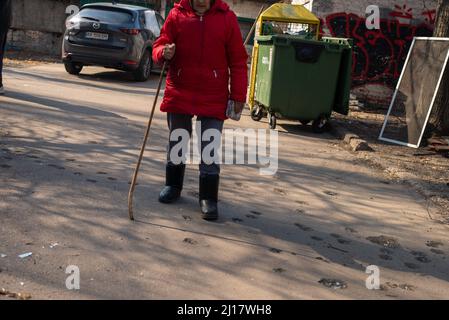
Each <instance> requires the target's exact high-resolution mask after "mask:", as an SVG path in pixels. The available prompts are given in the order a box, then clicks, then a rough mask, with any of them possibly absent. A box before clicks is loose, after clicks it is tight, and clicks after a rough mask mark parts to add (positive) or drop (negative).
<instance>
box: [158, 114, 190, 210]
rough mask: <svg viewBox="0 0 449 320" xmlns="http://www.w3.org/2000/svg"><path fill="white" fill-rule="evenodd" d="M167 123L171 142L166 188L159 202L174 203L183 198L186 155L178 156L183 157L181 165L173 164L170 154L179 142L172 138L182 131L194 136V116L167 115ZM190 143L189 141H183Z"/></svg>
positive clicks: (168, 146)
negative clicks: (175, 132)
mask: <svg viewBox="0 0 449 320" xmlns="http://www.w3.org/2000/svg"><path fill="white" fill-rule="evenodd" d="M167 123H168V128H169V142H168V145H167V164H166V166H165V187H164V188H163V189H162V191H161V193H160V194H159V202H161V203H173V202H175V201H176V200H178V199H179V198H180V197H181V191H182V188H183V184H184V173H185V168H186V156H187V155H186V154H178V156H180V157H181V159H182V161H181V163H176V164H175V163H173V162H172V159H171V156H170V153H171V151H172V148H173V147H174V146H175V145H177V144H178V143H179V142H180V141H181V139H182V137H179V138H178V141H170V137H171V135H172V133H173V131H174V130H176V129H182V130H186V131H187V132H188V135H189V137H190V136H191V135H192V116H191V115H187V114H176V113H167ZM183 143H189V141H183Z"/></svg>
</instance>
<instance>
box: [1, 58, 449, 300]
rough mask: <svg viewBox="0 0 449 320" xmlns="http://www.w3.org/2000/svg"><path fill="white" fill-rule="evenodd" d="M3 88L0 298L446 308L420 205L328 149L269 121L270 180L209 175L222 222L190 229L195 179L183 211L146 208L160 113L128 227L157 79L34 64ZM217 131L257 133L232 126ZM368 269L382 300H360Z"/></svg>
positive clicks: (407, 192) (404, 189)
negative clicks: (274, 159) (274, 148)
mask: <svg viewBox="0 0 449 320" xmlns="http://www.w3.org/2000/svg"><path fill="white" fill-rule="evenodd" d="M4 77H5V87H6V88H7V91H8V92H7V95H6V96H5V97H0V128H1V131H0V254H2V255H1V256H0V289H1V288H5V290H7V291H9V292H16V293H18V292H26V293H29V294H31V296H32V298H33V299H39V298H43V299H78V298H79V299H168V298H180V299H337V298H339V299H340V298H341V299H395V298H404V299H415V298H424V299H430V298H437V299H441V298H448V297H449V282H448V280H449V272H448V269H449V268H448V261H447V257H448V254H449V232H448V226H447V225H443V224H441V223H438V222H437V221H435V220H433V219H432V218H431V217H432V214H433V211H432V210H433V208H432V207H429V204H428V203H427V202H426V201H425V199H424V198H422V197H421V196H420V195H419V194H418V193H416V192H415V191H414V190H412V189H411V188H410V187H408V186H407V185H403V184H400V183H397V182H394V181H390V180H388V179H387V178H386V177H384V176H383V175H382V173H381V172H380V171H377V170H376V169H373V168H372V167H370V166H367V165H365V163H364V162H363V161H361V160H359V159H357V158H355V157H353V155H352V154H351V153H349V152H347V151H345V150H344V149H342V148H341V147H340V146H339V142H338V141H337V140H335V138H334V137H332V136H331V135H321V136H318V135H315V134H312V133H311V130H310V129H304V128H301V127H300V126H299V125H297V124H294V123H290V122H285V121H279V169H278V171H277V174H276V175H274V176H261V175H259V167H258V166H255V165H239V166H226V165H225V166H223V168H222V177H223V178H222V183H221V193H220V196H221V201H220V203H219V205H220V210H221V218H220V220H219V221H218V222H216V223H210V222H205V221H202V220H201V219H200V217H199V214H198V204H197V190H198V186H197V184H198V177H197V175H198V171H197V167H196V166H194V165H192V166H189V168H188V170H187V174H186V175H187V176H186V180H185V189H184V191H183V198H182V200H181V201H180V202H179V203H177V204H174V205H169V206H165V205H161V204H159V203H158V202H157V195H158V193H159V190H160V188H161V186H162V184H163V183H164V176H163V173H164V160H165V143H166V140H167V130H166V120H165V116H164V114H162V113H160V112H159V111H158V112H157V113H156V115H155V121H154V124H153V130H152V132H151V137H150V144H149V146H148V149H147V152H146V156H145V161H144V163H143V167H142V171H141V175H140V178H139V186H138V187H137V191H136V197H135V215H136V217H137V221H136V222H134V223H132V222H130V221H128V219H127V202H126V201H127V192H128V188H129V180H130V178H131V175H132V172H133V168H134V165H135V161H136V159H137V155H138V151H139V147H140V143H141V139H142V136H143V132H144V127H145V123H146V120H147V115H148V111H149V106H150V105H151V103H152V99H153V98H154V92H155V88H156V82H157V76H153V77H152V78H151V80H150V81H148V82H147V83H135V82H132V81H131V78H129V77H128V76H127V75H126V74H124V73H120V72H115V71H105V69H100V68H87V69H85V71H83V74H82V75H81V76H79V77H74V76H69V75H67V74H66V73H65V71H64V68H63V66H62V65H60V64H42V65H32V66H28V67H24V68H12V67H9V68H6V71H5V76H4ZM226 127H227V128H237V127H239V128H243V129H244V128H264V129H265V128H267V123H266V119H265V120H262V122H260V123H256V122H254V121H252V120H251V119H250V117H249V116H248V115H247V114H246V115H245V116H243V119H242V121H241V122H239V123H236V122H227V123H226ZM27 252H32V255H31V256H29V257H27V258H23V259H21V258H19V257H18V255H19V254H23V253H27ZM70 265H75V266H77V267H79V270H80V276H81V282H80V290H72V291H71V290H68V289H67V288H66V278H67V277H68V274H66V273H65V271H66V268H67V266H70ZM370 265H375V266H378V268H379V270H380V283H381V284H382V287H381V288H382V289H381V290H368V289H367V288H366V285H365V281H366V279H367V277H368V276H369V274H367V273H365V271H366V268H367V267H368V266H370ZM322 279H334V280H339V281H344V282H345V283H346V285H347V287H346V288H342V289H333V288H328V287H326V286H325V285H324V284H328V282H326V281H321V283H320V282H319V281H320V280H322ZM330 285H332V283H330ZM1 298H2V296H1V295H0V299H1Z"/></svg>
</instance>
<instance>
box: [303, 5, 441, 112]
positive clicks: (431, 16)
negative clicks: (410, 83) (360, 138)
mask: <svg viewBox="0 0 449 320" xmlns="http://www.w3.org/2000/svg"><path fill="white" fill-rule="evenodd" d="M296 1H297V2H299V3H303V2H304V1H301V0H296ZM369 5H377V6H379V8H380V13H381V28H380V30H367V28H366V23H365V22H366V18H365V17H366V13H365V12H366V8H367V6H369ZM436 8H437V0H395V1H389V0H359V1H351V2H350V4H349V1H347V0H313V3H312V11H313V12H314V13H315V14H316V15H317V16H318V17H319V18H320V19H321V21H322V26H323V27H322V33H323V34H324V35H328V36H335V37H345V38H353V39H354V43H355V50H354V64H353V93H355V94H356V95H357V96H358V97H359V99H361V100H364V101H365V102H366V103H367V104H368V105H370V104H372V105H376V106H387V105H389V103H390V100H391V97H392V94H393V90H394V88H395V86H396V83H397V81H398V79H399V76H400V73H401V70H402V67H403V65H404V62H405V59H406V56H407V53H408V51H409V48H410V45H411V41H412V39H413V37H414V36H431V35H432V33H433V28H434V23H435V16H436Z"/></svg>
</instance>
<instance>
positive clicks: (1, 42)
mask: <svg viewBox="0 0 449 320" xmlns="http://www.w3.org/2000/svg"><path fill="white" fill-rule="evenodd" d="M7 35H8V33H3V32H2V33H1V34H0V94H1V95H3V94H5V89H4V88H3V56H4V54H5V47H6V38H7Z"/></svg>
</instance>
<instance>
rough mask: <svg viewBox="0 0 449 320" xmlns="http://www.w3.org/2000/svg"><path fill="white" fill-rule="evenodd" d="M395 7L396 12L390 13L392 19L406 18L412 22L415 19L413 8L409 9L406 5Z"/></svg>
mask: <svg viewBox="0 0 449 320" xmlns="http://www.w3.org/2000/svg"><path fill="white" fill-rule="evenodd" d="M394 7H395V9H396V10H395V11H392V12H391V13H390V16H391V17H394V18H404V19H410V20H412V19H413V13H412V12H413V9H412V8H407V5H405V4H404V5H403V6H402V7H401V6H399V5H397V4H396V5H395V6H394Z"/></svg>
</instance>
